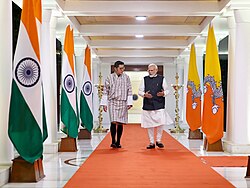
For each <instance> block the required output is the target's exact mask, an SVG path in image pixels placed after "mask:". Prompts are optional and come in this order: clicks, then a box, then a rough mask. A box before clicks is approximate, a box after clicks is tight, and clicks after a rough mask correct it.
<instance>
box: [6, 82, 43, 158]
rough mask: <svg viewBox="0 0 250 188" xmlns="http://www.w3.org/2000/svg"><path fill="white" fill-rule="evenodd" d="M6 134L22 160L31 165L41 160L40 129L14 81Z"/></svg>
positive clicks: (41, 143)
mask: <svg viewBox="0 0 250 188" xmlns="http://www.w3.org/2000/svg"><path fill="white" fill-rule="evenodd" d="M8 134H9V137H10V139H11V141H12V143H13V145H14V147H15V148H16V150H17V152H18V153H19V154H20V155H21V157H22V158H23V159H24V160H26V161H28V162H30V163H33V162H34V161H35V160H37V159H39V158H41V156H42V153H43V142H42V139H43V138H42V133H41V130H40V127H39V125H38V124H37V122H36V120H35V118H34V116H33V114H32V112H31V111H30V109H29V107H28V105H27V103H26V101H25V99H24V98H23V96H22V94H21V92H20V90H19V88H18V86H17V84H16V82H15V81H14V80H13V81H12V93H11V101H10V113H9V129H8ZM27 148H28V149H27Z"/></svg>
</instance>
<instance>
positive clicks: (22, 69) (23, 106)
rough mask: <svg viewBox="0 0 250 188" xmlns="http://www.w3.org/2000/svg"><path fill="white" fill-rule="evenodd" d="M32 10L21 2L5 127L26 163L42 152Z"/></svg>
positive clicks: (27, 1) (25, 1) (37, 56)
mask: <svg viewBox="0 0 250 188" xmlns="http://www.w3.org/2000/svg"><path fill="white" fill-rule="evenodd" d="M35 11H36V10H35V9H34V5H33V1H30V0H23V9H22V15H21V22H20V29H19V35H18V40H17V46H16V51H15V56H14V67H13V80H12V88H11V101H10V112H9V128H8V134H9V137H10V140H11V141H12V143H13V145H14V146H15V148H16V150H17V152H18V153H19V154H20V156H21V157H22V158H23V159H24V160H26V161H28V162H30V163H33V162H34V161H35V160H37V159H39V158H41V156H42V153H43V136H42V132H41V128H40V127H42V87H41V68H40V67H41V65H40V51H39V39H38V31H37V25H36V18H35V14H36V12H35Z"/></svg>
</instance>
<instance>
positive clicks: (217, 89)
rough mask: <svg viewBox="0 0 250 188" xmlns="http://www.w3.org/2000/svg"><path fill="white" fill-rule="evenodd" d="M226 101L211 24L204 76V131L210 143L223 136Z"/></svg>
mask: <svg viewBox="0 0 250 188" xmlns="http://www.w3.org/2000/svg"><path fill="white" fill-rule="evenodd" d="M223 116H224V102H223V92H222V82H221V70H220V61H219V56H218V50H217V45H216V40H215V36H214V29H213V26H211V25H210V26H209V31H208V38H207V45H206V58H205V78H204V104H203V117H202V131H203V132H204V133H205V134H206V138H207V141H208V143H209V144H213V143H215V142H217V141H219V140H220V139H221V138H222V137H223Z"/></svg>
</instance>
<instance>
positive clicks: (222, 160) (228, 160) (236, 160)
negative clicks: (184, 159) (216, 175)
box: [199, 156, 248, 167]
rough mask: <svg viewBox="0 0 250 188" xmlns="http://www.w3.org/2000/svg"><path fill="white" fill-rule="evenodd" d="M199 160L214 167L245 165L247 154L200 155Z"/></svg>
mask: <svg viewBox="0 0 250 188" xmlns="http://www.w3.org/2000/svg"><path fill="white" fill-rule="evenodd" d="M199 158H200V159H201V161H202V162H203V163H205V164H207V165H210V166H214V167H247V163H248V156H200V157H199Z"/></svg>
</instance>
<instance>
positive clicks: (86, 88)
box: [82, 81, 92, 95]
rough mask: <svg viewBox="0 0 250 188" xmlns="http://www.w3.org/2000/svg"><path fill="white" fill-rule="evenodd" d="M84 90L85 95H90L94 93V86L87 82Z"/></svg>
mask: <svg viewBox="0 0 250 188" xmlns="http://www.w3.org/2000/svg"><path fill="white" fill-rule="evenodd" d="M82 90H83V93H84V94H85V95H90V94H91V93H92V84H91V82H90V81H87V82H85V83H84V84H83V87H82Z"/></svg>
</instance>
